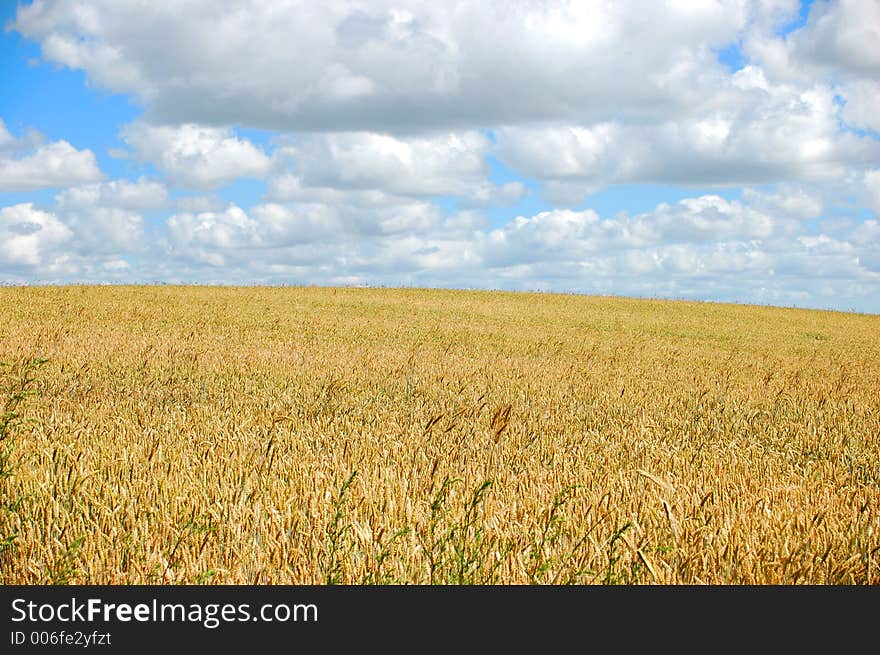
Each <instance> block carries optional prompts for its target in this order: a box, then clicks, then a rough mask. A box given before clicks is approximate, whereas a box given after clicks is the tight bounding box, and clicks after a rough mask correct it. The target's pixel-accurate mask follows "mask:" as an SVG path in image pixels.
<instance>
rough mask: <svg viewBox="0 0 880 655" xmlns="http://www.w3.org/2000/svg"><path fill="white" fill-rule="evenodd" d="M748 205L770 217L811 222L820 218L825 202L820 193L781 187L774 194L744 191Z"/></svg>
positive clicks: (744, 197) (798, 188)
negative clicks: (810, 220)
mask: <svg viewBox="0 0 880 655" xmlns="http://www.w3.org/2000/svg"><path fill="white" fill-rule="evenodd" d="M743 199H744V200H745V201H746V202H747V203H748V205H749V206H750V207H752V208H754V209H756V210H758V211H761V212H763V213H764V214H767V215H769V216H774V217H779V218H793V219H801V220H809V219H813V218H818V217H819V216H820V215H821V213H822V209H823V208H824V202H823V200H822V198H821V196H820V195H819V194H818V193H815V192H810V191H808V190H807V189H805V188H804V187H793V186H787V185H780V186H778V187H777V188H776V189H774V190H773V191H772V192H767V191H759V190H757V189H751V188H746V189H743Z"/></svg>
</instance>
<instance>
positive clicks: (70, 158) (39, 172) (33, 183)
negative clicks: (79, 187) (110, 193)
mask: <svg viewBox="0 0 880 655" xmlns="http://www.w3.org/2000/svg"><path fill="white" fill-rule="evenodd" d="M2 127H3V130H2V132H0V145H3V146H4V151H2V152H0V192H2V191H35V190H37V189H45V188H51V187H65V186H70V185H73V184H81V183H83V182H94V181H96V180H100V179H101V178H102V177H103V176H102V175H101V171H100V170H99V169H98V164H97V161H96V160H95V155H94V153H93V152H92V151H91V150H77V149H76V148H74V147H73V146H72V145H70V144H69V143H68V142H67V141H54V142H52V143H46V144H40V145H38V146H36V147H35V148H29V149H28V150H25V151H24V152H16V151H17V150H18V147H16V146H17V145H19V144H17V142H16V141H15V140H14V139H12V137H11V135H10V134H9V132H8V131H6V129H5V126H2Z"/></svg>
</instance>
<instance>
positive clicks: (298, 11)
mask: <svg viewBox="0 0 880 655" xmlns="http://www.w3.org/2000/svg"><path fill="white" fill-rule="evenodd" d="M0 23H2V24H3V26H4V30H3V32H2V33H0V75H2V80H3V88H4V92H3V94H2V95H0V283H4V284H46V283H52V284H58V283H60V284H66V283H156V282H163V283H184V284H189V283H199V284H297V285H310V284H317V285H370V286H395V287H396V286H417V287H444V288H469V289H470V288H479V289H509V290H542V291H558V292H575V293H586V294H602V295H624V296H636V297H659V298H685V299H692V300H709V301H722V302H741V303H755V304H769V305H780V306H796V307H811V308H823V309H836V310H842V311H860V312H869V313H880V0H839V1H831V2H828V1H825V0H816V1H815V2H801V1H799V0H705V1H699V0H693V1H687V0H667V1H666V2H650V3H645V2H627V1H601V2H600V1H596V2H593V1H586V0H584V1H573V2H562V1H555V0H504V1H501V0H482V1H466V0H462V1H451V0H450V1H438V2H431V3H427V2H413V1H409V0H395V1H386V0H372V1H370V2H356V1H350V0H330V1H327V2H321V3H315V2H305V1H294V0H277V1H273V2H269V1H265V0H262V1H258V0H241V1H238V2H217V1H215V0H181V1H178V2H170V3H148V4H145V3H143V2H136V1H135V0H77V1H73V0H68V1H63V2H62V1H54V0H52V1H50V0H45V1H40V0H34V1H33V2H27V3H20V4H18V5H16V4H14V3H4V4H2V5H0Z"/></svg>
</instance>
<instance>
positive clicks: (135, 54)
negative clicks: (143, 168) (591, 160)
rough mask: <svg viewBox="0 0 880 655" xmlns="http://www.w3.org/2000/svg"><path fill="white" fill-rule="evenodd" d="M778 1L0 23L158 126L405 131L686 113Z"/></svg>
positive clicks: (90, 15) (27, 10)
mask: <svg viewBox="0 0 880 655" xmlns="http://www.w3.org/2000/svg"><path fill="white" fill-rule="evenodd" d="M767 5H769V8H768V7H767ZM789 5H790V3H781V4H780V3H758V4H757V5H756V4H755V3H753V2H751V1H749V0H725V1H723V2H705V3H682V2H676V3H637V4H630V3H604V2H603V3H599V2H541V3H537V2H530V1H528V0H517V1H515V2H510V1H509V0H505V1H504V2H501V1H500V0H499V1H491V2H456V3H423V2H417V1H416V0H404V1H403V2H400V1H399V0H395V1H394V2H392V1H391V0H380V1H378V2H371V3H369V5H364V4H363V3H360V2H355V1H353V0H334V1H331V2H322V3H320V4H309V5H307V6H306V5H303V4H302V3H299V2H293V1H283V2H275V3H265V2H259V1H257V0H251V1H249V2H245V3H243V4H242V5H241V6H240V7H239V10H237V11H235V12H230V11H228V7H227V6H226V5H224V4H223V3H216V2H211V1H210V0H198V1H193V2H187V3H184V4H180V3H178V4H175V5H174V6H173V7H171V6H164V5H155V6H150V7H149V8H146V7H144V6H143V5H142V3H135V2H134V1H133V0H131V1H120V0H94V1H93V2H91V3H89V4H88V5H81V4H70V3H63V2H34V3H33V4H31V5H28V6H23V7H22V8H20V9H19V11H18V14H17V17H16V20H15V22H14V23H13V28H14V29H16V30H18V31H19V32H20V33H22V34H23V35H25V36H27V37H29V38H32V39H35V40H37V41H39V42H40V44H41V46H42V54H43V57H44V58H45V59H47V60H49V61H52V62H54V63H58V64H62V65H65V66H69V67H72V68H78V69H82V70H85V71H86V72H87V74H88V75H89V76H90V78H91V79H93V80H94V81H95V82H96V83H97V84H99V85H101V86H102V87H104V88H107V89H110V90H112V91H117V92H124V93H132V94H134V95H136V96H137V97H139V98H140V99H141V101H142V102H144V103H145V104H146V106H147V107H148V108H149V109H150V112H151V115H153V116H154V117H156V118H159V119H161V120H162V121H165V122H178V123H180V122H190V121H192V122H197V123H201V124H205V125H230V124H248V125H252V126H259V127H263V128H267V129H284V130H331V131H332V130H339V131H348V130H371V131H380V132H388V131H390V132H405V131H416V130H421V129H424V128H431V129H437V128H447V129H448V128H477V127H482V126H487V125H497V124H510V123H521V122H528V121H534V120H539V121H544V120H576V121H578V122H584V121H586V122H596V121H602V120H608V119H609V118H611V117H612V116H613V117H621V115H622V114H623V115H624V116H623V117H625V118H627V119H632V118H641V119H643V118H646V117H657V116H661V117H662V116H668V115H669V114H670V112H671V113H688V112H689V111H690V110H691V109H694V110H698V109H699V107H700V106H701V105H703V104H704V100H705V99H706V98H707V97H709V96H710V95H711V93H710V92H711V91H713V90H714V88H713V87H714V85H715V83H716V80H717V76H718V75H719V74H720V73H721V70H722V69H721V67H720V66H719V65H718V64H717V61H716V57H715V51H716V50H717V48H719V47H723V46H724V45H726V44H729V43H732V42H735V41H736V40H737V39H738V38H739V37H740V36H741V35H742V34H743V33H744V32H745V31H746V30H747V29H748V28H749V27H750V25H752V23H754V22H755V21H756V20H761V21H765V22H766V21H769V20H770V18H768V17H771V16H774V17H776V18H775V19H778V16H780V15H783V14H786V12H788V11H790V10H791V8H790V7H789ZM132 16H136V17H137V19H136V20H132ZM657 25H663V26H664V29H662V30H658V29H656V26H657ZM621 44H638V47H635V46H633V45H628V46H625V47H624V48H621Z"/></svg>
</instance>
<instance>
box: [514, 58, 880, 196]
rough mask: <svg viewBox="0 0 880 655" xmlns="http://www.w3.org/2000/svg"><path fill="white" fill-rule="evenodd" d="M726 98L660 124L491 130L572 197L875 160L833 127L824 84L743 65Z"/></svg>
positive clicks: (735, 180) (794, 175)
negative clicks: (619, 186)
mask: <svg viewBox="0 0 880 655" xmlns="http://www.w3.org/2000/svg"><path fill="white" fill-rule="evenodd" d="M729 100H730V104H729V106H728V107H727V108H719V109H718V110H717V111H715V112H714V113H712V114H711V115H707V116H704V117H701V118H694V119H680V120H675V121H666V122H663V123H660V124H653V125H648V124H624V123H621V122H609V123H602V124H598V125H593V126H589V127H583V126H577V125H569V126H555V127H554V126H548V127H511V128H504V129H501V130H498V132H497V139H498V145H497V151H498V153H499V156H500V157H501V158H502V159H503V160H504V161H505V162H506V163H507V164H509V165H510V166H512V167H513V168H515V169H516V170H518V171H520V172H522V173H524V174H526V175H528V176H530V177H534V178H537V179H542V180H544V181H545V182H547V183H548V187H547V189H546V192H547V195H548V196H549V197H550V198H551V199H552V200H554V201H557V202H559V203H562V204H575V203H577V202H579V201H580V200H582V199H583V197H584V196H585V195H586V194H588V193H590V192H593V191H596V190H598V189H601V188H603V187H605V186H607V185H609V184H616V183H671V184H681V185H697V184H702V185H707V184H721V185H731V184H766V183H769V182H779V181H798V180H805V181H823V180H832V179H835V178H841V177H843V176H844V175H845V174H846V173H847V172H848V171H849V170H850V169H851V168H853V167H856V168H864V167H865V166H868V165H870V164H871V163H872V162H876V161H880V142H878V141H877V140H876V139H873V138H871V137H869V136H858V135H856V134H853V133H848V132H847V133H842V132H841V131H840V119H841V116H840V113H841V108H840V106H839V105H838V104H837V103H836V102H835V97H834V92H833V91H832V90H831V89H829V88H824V87H822V86H814V87H811V88H808V89H799V88H796V87H792V86H775V87H774V86H769V85H767V83H766V80H765V79H764V78H763V76H762V74H761V71H760V70H759V69H756V68H754V67H747V68H745V69H743V70H741V71H739V72H738V73H737V74H736V75H735V76H734V77H733V79H732V83H731V95H730V98H729Z"/></svg>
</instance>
